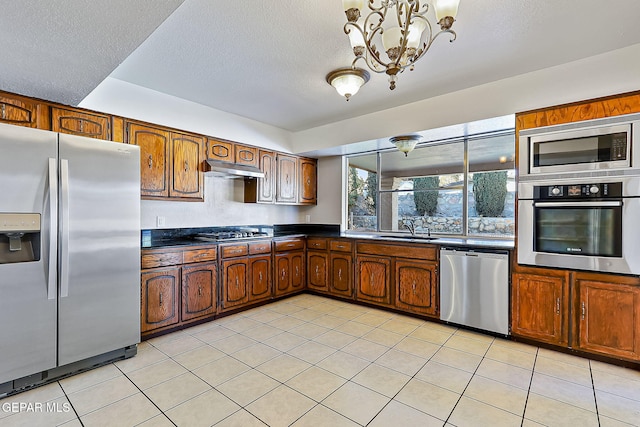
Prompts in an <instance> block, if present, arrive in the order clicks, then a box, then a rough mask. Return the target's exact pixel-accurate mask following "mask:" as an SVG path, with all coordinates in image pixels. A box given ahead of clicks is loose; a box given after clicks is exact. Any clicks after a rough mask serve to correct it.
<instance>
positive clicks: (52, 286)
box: [47, 158, 58, 299]
mask: <svg viewBox="0 0 640 427" xmlns="http://www.w3.org/2000/svg"><path fill="white" fill-rule="evenodd" d="M57 233H58V165H57V159H54V158H49V266H48V267H49V268H48V270H49V274H48V277H47V299H56V284H57V275H56V267H57V261H58V257H57V256H56V254H57V250H58V239H56V238H55V237H56V236H57Z"/></svg>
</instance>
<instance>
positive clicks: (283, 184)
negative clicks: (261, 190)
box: [276, 154, 298, 204]
mask: <svg viewBox="0 0 640 427" xmlns="http://www.w3.org/2000/svg"><path fill="white" fill-rule="evenodd" d="M297 184H298V160H297V158H296V157H295V156H288V155H286V154H278V156H277V158H276V203H284V204H295V203H296V202H297V201H298V185H297Z"/></svg>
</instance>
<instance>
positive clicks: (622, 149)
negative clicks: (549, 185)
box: [518, 114, 640, 180]
mask: <svg viewBox="0 0 640 427" xmlns="http://www.w3.org/2000/svg"><path fill="white" fill-rule="evenodd" d="M634 145H635V146H636V147H639V146H640V114H631V115H625V116H617V117H612V118H606V119H598V120H590V121H584V122H577V123H571V124H563V125H556V126H547V127H544V128H535V129H527V130H523V131H521V132H520V140H519V147H520V165H521V166H520V169H519V171H518V173H519V179H520V180H523V179H525V180H526V179H527V178H531V179H545V178H547V177H548V176H547V174H566V173H574V172H579V173H584V172H591V171H602V172H611V173H616V174H620V173H622V174H626V173H629V171H630V170H632V169H636V171H635V172H633V171H632V172H631V173H635V174H638V171H637V169H638V168H640V150H633V149H632V147H633V146H634ZM600 175H602V174H600ZM593 176H596V175H593Z"/></svg>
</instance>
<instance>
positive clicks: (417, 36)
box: [342, 0, 460, 90]
mask: <svg viewBox="0 0 640 427" xmlns="http://www.w3.org/2000/svg"><path fill="white" fill-rule="evenodd" d="M365 1H367V6H368V8H369V11H370V12H369V13H368V14H367V15H366V17H364V18H362V19H361V12H363V9H364V3H365ZM459 3H460V0H432V4H433V9H434V11H435V15H436V20H437V21H438V24H439V25H440V31H438V32H436V33H434V32H433V30H432V28H431V23H430V22H429V20H427V17H426V14H427V12H428V10H429V4H426V3H425V4H421V2H420V0H342V6H343V7H344V11H345V13H346V15H347V23H346V24H345V25H344V32H345V33H347V35H348V36H349V41H350V43H351V47H352V48H353V53H354V55H355V59H354V60H353V63H352V65H353V66H355V63H356V61H358V60H360V59H362V60H364V62H365V63H366V64H367V66H368V67H369V68H370V69H371V71H373V72H375V73H386V74H387V75H388V76H389V88H390V89H391V90H393V89H395V87H396V81H397V78H398V73H401V72H402V71H404V69H405V68H407V67H408V68H409V70H412V69H413V66H414V64H415V62H416V61H418V60H419V59H420V58H422V57H423V56H424V54H425V53H426V52H427V51H428V50H429V48H430V47H431V45H432V43H433V41H434V40H435V39H436V38H437V37H438V36H439V35H441V34H443V33H449V34H450V35H451V39H450V41H454V40H455V39H456V33H455V32H454V31H453V30H451V26H452V25H453V22H454V21H455V17H456V15H457V13H458V5H459ZM387 18H389V19H387ZM380 41H381V42H382V47H383V49H384V51H385V53H386V56H387V58H386V59H385V58H383V57H382V55H381V54H380V52H378V47H377V45H376V43H378V45H379V43H380ZM387 59H388V60H387Z"/></svg>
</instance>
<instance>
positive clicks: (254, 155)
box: [235, 144, 259, 168]
mask: <svg viewBox="0 0 640 427" xmlns="http://www.w3.org/2000/svg"><path fill="white" fill-rule="evenodd" d="M235 162H236V163H238V164H241V165H246V166H253V167H256V168H257V167H259V163H258V162H259V159H258V149H257V148H256V147H247V146H246V145H240V144H236V149H235Z"/></svg>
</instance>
